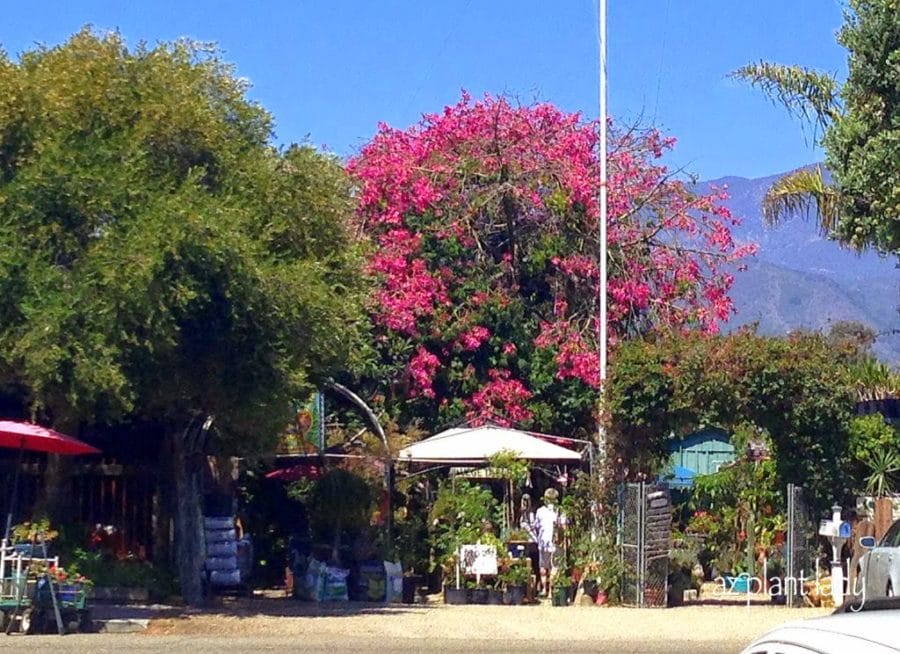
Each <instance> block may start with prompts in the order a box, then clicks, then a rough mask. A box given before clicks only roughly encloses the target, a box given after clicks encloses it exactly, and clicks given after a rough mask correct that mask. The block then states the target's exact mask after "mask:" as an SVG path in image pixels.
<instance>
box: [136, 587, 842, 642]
mask: <svg viewBox="0 0 900 654" xmlns="http://www.w3.org/2000/svg"><path fill="white" fill-rule="evenodd" d="M828 613H830V610H829V609H797V610H791V609H786V608H784V607H776V606H771V605H754V606H750V607H747V606H735V605H725V604H721V603H717V604H708V605H694V606H686V607H680V608H673V609H645V610H638V609H628V608H619V607H593V606H571V607H567V608H558V607H552V606H550V605H549V604H542V605H540V606H520V607H509V606H473V605H468V606H445V605H443V604H439V603H431V604H428V605H424V606H419V605H393V606H384V605H374V604H372V605H367V604H341V605H335V604H332V605H317V604H306V603H298V602H294V601H292V600H288V599H241V600H233V601H228V602H224V603H223V604H222V605H221V606H220V607H217V608H213V609H206V610H203V611H202V612H183V613H182V614H181V615H179V616H178V617H166V618H160V619H154V620H152V621H151V622H150V626H149V627H148V629H147V630H146V632H144V633H145V635H146V636H147V637H150V638H152V637H154V636H203V635H216V636H217V637H228V636H232V637H235V638H243V637H253V636H259V637H266V638H280V637H291V638H300V639H302V638H304V637H309V638H312V637H313V636H314V637H315V638H317V639H326V640H327V639H329V638H341V637H347V636H352V635H354V634H366V636H367V637H369V638H373V639H375V640H378V639H383V640H384V641H386V642H399V641H403V640H404V639H415V640H416V641H417V642H419V643H422V642H427V641H428V640H430V639H434V640H438V641H442V642H446V643H451V644H452V643H453V641H469V642H472V641H475V640H477V641H479V642H485V643H492V642H493V643H511V642H531V643H540V642H542V641H547V642H568V643H571V644H572V645H576V644H579V643H580V644H588V643H594V644H596V643H598V642H603V643H604V645H608V646H612V647H618V646H621V647H623V648H626V649H627V646H630V644H633V643H635V642H645V643H647V644H650V643H655V644H664V643H669V644H675V643H679V644H688V643H692V644H696V645H701V644H707V645H712V644H717V643H722V642H725V641H727V642H728V643H733V644H738V645H742V644H746V643H748V642H750V641H751V640H753V639H754V638H756V637H757V636H759V635H761V634H762V633H764V632H766V631H768V630H769V629H772V628H773V627H775V626H777V625H779V624H782V623H784V622H788V621H792V620H797V619H801V618H807V617H814V616H817V615H825V614H828ZM290 618H300V619H290ZM460 644H462V643H460ZM688 651H689V650H688ZM732 651H733V650H732Z"/></svg>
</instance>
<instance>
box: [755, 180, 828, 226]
mask: <svg viewBox="0 0 900 654" xmlns="http://www.w3.org/2000/svg"><path fill="white" fill-rule="evenodd" d="M813 212H814V213H815V215H816V222H817V223H818V225H819V230H820V231H821V232H822V233H823V234H825V235H829V234H831V233H832V232H833V231H834V230H835V229H836V228H837V223H838V218H839V216H840V203H839V194H838V191H837V189H836V188H835V187H834V186H831V185H830V184H828V183H827V182H826V181H825V178H824V177H823V176H822V169H821V168H819V167H818V166H816V167H815V168H803V169H801V170H795V171H794V172H792V173H788V174H787V175H785V176H783V177H780V178H779V179H778V181H776V182H775V183H774V184H772V186H770V187H769V190H768V191H766V196H765V198H763V219H764V220H765V222H766V224H767V225H775V224H777V223H779V222H781V221H782V220H784V219H786V218H791V217H793V216H797V215H802V216H804V217H808V216H809V215H810V213H813Z"/></svg>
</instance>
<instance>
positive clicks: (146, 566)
mask: <svg viewBox="0 0 900 654" xmlns="http://www.w3.org/2000/svg"><path fill="white" fill-rule="evenodd" d="M66 560H67V561H69V562H70V565H69V567H68V570H69V573H70V574H74V575H76V576H77V575H78V574H80V575H84V576H85V577H87V578H88V579H89V580H90V583H91V584H92V585H95V586H107V587H113V586H114V587H124V588H146V589H147V591H148V592H149V593H150V599H151V600H152V601H157V602H158V601H165V600H168V599H169V598H171V597H172V596H174V595H177V594H178V584H177V582H176V579H175V578H174V577H173V576H172V575H171V574H170V573H169V572H167V571H166V570H164V569H162V568H160V567H157V566H155V565H153V564H152V563H150V562H149V561H141V560H139V559H118V558H116V557H113V556H110V555H109V554H107V553H104V552H101V551H95V550H88V549H83V548H77V549H75V550H74V551H73V552H71V553H70V554H69V555H68V557H67V559H66Z"/></svg>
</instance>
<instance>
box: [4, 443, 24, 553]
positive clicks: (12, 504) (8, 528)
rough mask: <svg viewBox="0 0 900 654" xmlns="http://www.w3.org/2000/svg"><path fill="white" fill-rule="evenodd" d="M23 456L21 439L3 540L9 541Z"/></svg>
mask: <svg viewBox="0 0 900 654" xmlns="http://www.w3.org/2000/svg"><path fill="white" fill-rule="evenodd" d="M24 455H25V437H24V436H23V437H22V445H21V446H20V447H19V456H18V457H16V471H15V473H14V474H13V487H12V492H11V493H10V494H9V495H10V498H9V511H8V512H7V514H6V531H4V532H3V540H5V541H9V534H10V532H11V531H12V519H13V511H14V510H15V508H16V500H17V498H18V495H19V471H20V470H21V469H22V459H23V457H24Z"/></svg>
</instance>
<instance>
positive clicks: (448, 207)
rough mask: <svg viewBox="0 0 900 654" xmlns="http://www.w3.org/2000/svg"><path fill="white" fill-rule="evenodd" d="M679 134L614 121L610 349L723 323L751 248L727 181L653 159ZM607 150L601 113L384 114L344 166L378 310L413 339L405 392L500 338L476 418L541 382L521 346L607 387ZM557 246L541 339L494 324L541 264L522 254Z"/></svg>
mask: <svg viewBox="0 0 900 654" xmlns="http://www.w3.org/2000/svg"><path fill="white" fill-rule="evenodd" d="M673 145H674V139H671V138H666V137H663V136H662V135H660V134H659V133H658V132H656V131H653V130H650V131H645V132H640V131H628V132H623V133H617V132H615V131H613V138H612V140H611V144H610V149H609V156H608V161H609V178H608V182H607V186H608V190H609V203H608V208H609V217H608V224H607V228H608V245H609V251H610V256H609V258H608V262H609V283H608V287H607V298H608V303H609V313H608V316H609V321H610V322H609V336H610V345H611V346H614V344H615V342H616V339H618V338H620V337H622V335H624V334H625V333H633V332H635V331H641V330H645V329H647V328H648V327H649V326H654V327H664V328H672V329H679V330H680V329H688V328H699V329H700V330H702V331H705V332H715V331H716V330H717V329H718V325H719V322H720V321H723V320H725V319H727V318H728V316H729V315H730V314H731V313H732V312H733V306H732V303H731V300H730V298H729V296H728V291H729V289H730V288H731V285H732V283H733V277H732V275H731V274H730V272H729V271H730V270H732V269H733V268H735V267H737V266H736V265H735V264H738V263H739V262H740V260H741V259H742V258H744V257H746V256H748V255H750V254H752V253H753V252H754V246H752V245H739V244H736V243H735V242H734V241H733V239H732V236H731V228H732V227H733V226H734V225H735V224H736V223H737V221H736V220H735V219H734V218H733V217H732V216H731V215H730V214H729V213H728V211H727V209H725V208H724V207H723V206H722V205H721V201H722V200H723V199H724V198H725V197H727V196H726V195H725V191H724V190H714V191H713V192H712V193H710V194H709V195H698V194H696V193H694V192H693V191H692V190H691V189H690V188H688V187H687V186H686V185H685V184H684V183H683V182H681V181H679V180H677V179H675V178H673V177H672V176H671V175H670V173H669V171H668V170H667V169H666V168H665V166H663V165H661V164H659V163H658V161H659V159H660V158H661V157H662V156H663V154H664V153H665V152H666V151H667V150H669V149H670V148H672V147H673ZM599 161H600V159H599V152H598V146H597V136H596V125H595V124H592V123H585V122H584V121H582V120H581V118H580V117H579V116H578V115H576V114H566V113H564V112H561V111H560V110H558V109H557V108H555V107H553V106H552V105H549V104H539V105H535V106H530V107H520V106H514V105H513V104H511V103H510V102H508V101H507V100H505V99H502V98H501V99H497V98H492V97H485V98H484V99H483V100H480V101H473V100H472V98H470V97H469V96H468V95H465V94H464V95H463V97H462V99H461V100H460V102H459V103H457V104H456V105H455V106H452V107H447V108H445V109H444V111H443V112H442V113H440V114H433V115H427V116H425V117H424V118H423V119H422V121H421V122H420V123H419V124H417V125H415V126H413V127H411V128H409V129H407V130H398V129H394V128H391V127H389V126H387V125H380V126H379V129H378V133H377V134H376V136H375V137H374V138H373V139H372V141H371V142H370V143H369V144H368V145H366V146H365V147H364V148H363V149H362V150H361V152H360V154H359V156H357V157H355V158H354V159H353V160H352V161H351V162H350V163H349V165H348V170H349V172H350V174H351V175H352V177H353V178H354V180H355V181H356V183H357V185H358V189H359V190H358V200H359V203H358V209H357V220H358V223H359V228H360V232H361V233H362V234H364V235H365V236H366V237H367V238H369V239H371V241H372V245H373V247H372V255H371V257H370V260H369V268H368V269H369V272H370V273H371V274H372V275H373V277H374V278H375V280H376V281H377V291H376V292H375V294H374V295H373V303H372V315H373V318H374V320H375V323H376V326H377V327H378V328H379V329H382V330H386V331H387V332H392V333H395V334H398V335H400V336H402V337H404V338H407V339H410V340H411V342H413V343H414V344H416V346H417V349H415V353H414V354H413V355H412V356H411V359H410V361H409V366H408V370H409V374H410V377H411V379H412V380H413V383H412V384H411V386H410V388H411V390H410V394H411V395H414V396H422V397H433V396H434V390H433V383H432V382H433V379H434V377H435V376H436V375H438V374H441V372H442V371H444V370H447V369H449V368H450V367H451V364H453V366H454V367H455V369H457V370H460V369H465V370H474V369H475V368H470V366H471V363H472V361H473V358H474V357H476V356H478V355H479V353H481V354H484V353H485V351H486V348H485V345H486V344H488V343H491V342H493V341H496V342H497V345H496V346H495V347H497V348H498V349H500V348H502V354H503V355H504V357H506V363H505V364H504V365H509V366H510V368H509V369H504V370H500V369H497V368H496V365H498V364H497V361H499V360H501V359H498V358H493V359H491V361H492V363H490V365H485V362H482V365H480V366H478V367H477V369H479V370H482V371H486V370H489V369H490V370H491V372H490V373H489V374H488V373H486V372H482V373H481V374H482V375H486V377H485V378H483V379H480V380H479V382H480V388H479V389H478V390H476V391H475V392H474V393H472V394H471V395H470V396H469V397H468V399H466V400H465V402H466V406H467V407H468V411H469V413H470V417H473V418H478V417H483V416H485V415H486V414H487V413H491V417H492V419H493V418H496V415H495V414H496V413H500V414H502V415H504V416H506V419H509V420H512V421H522V420H527V419H528V417H530V412H529V411H528V409H527V408H526V403H527V401H528V400H529V398H530V397H531V391H530V390H529V389H528V388H527V387H526V386H525V384H524V383H523V382H522V381H521V380H518V379H516V378H515V374H516V373H515V370H516V369H517V368H516V367H515V365H514V362H512V361H510V359H512V358H513V355H516V356H518V353H519V352H522V351H525V350H526V348H525V346H530V345H534V346H535V347H538V348H550V350H551V351H552V352H553V353H554V357H555V361H556V365H557V377H558V378H560V379H579V380H581V381H582V382H584V383H585V384H587V385H589V386H591V387H596V386H597V385H598V384H599V378H598V371H597V366H598V355H597V352H598V351H599V347H600V344H599V343H598V339H597V334H598V331H599V330H598V326H597V315H598V311H599V293H600V286H599V260H598V254H599V252H600V243H599V229H598V224H597V221H598V218H599V214H600V211H599V202H598V190H599V188H600V174H599ZM547 243H554V244H556V245H554V246H553V247H558V251H555V252H553V253H552V256H550V257H548V258H546V259H541V261H546V267H545V269H544V271H543V272H542V273H541V274H543V275H544V285H545V287H546V288H547V289H549V292H550V294H551V296H552V297H551V298H549V300H541V301H544V302H549V303H551V304H550V306H547V307H544V308H540V307H533V308H531V309H530V310H532V311H535V312H538V313H539V314H540V315H543V316H544V320H545V322H544V323H543V324H542V325H541V327H540V331H539V333H536V334H533V335H531V337H530V338H532V339H533V343H524V342H518V343H511V342H509V340H508V338H507V337H506V335H505V334H498V333H496V332H493V334H492V331H493V330H492V328H489V325H491V323H490V322H489V320H490V317H491V315H492V314H491V312H492V311H497V310H500V309H502V308H503V307H505V306H507V305H508V303H509V302H510V298H513V297H520V296H519V295H518V294H519V292H520V291H521V290H522V289H521V288H520V286H519V283H520V280H521V276H522V275H523V274H524V273H525V271H527V273H528V274H534V268H533V266H534V261H533V260H529V261H526V260H525V258H526V257H527V256H528V254H529V253H532V252H535V251H540V250H541V249H542V248H546V247H548V246H547ZM529 266H531V267H529ZM530 292H531V293H534V292H535V291H534V290H533V287H532V290H531V291H530ZM529 297H530V298H532V299H529V300H527V301H529V302H531V301H534V300H533V298H534V297H536V296H535V295H531V296H529ZM521 301H526V300H524V299H522V300H521ZM492 335H493V336H496V337H497V338H496V339H492V338H491V337H492ZM426 339H427V349H426V348H425V344H426ZM490 366H494V368H491V367H490ZM469 381H471V380H469Z"/></svg>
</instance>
